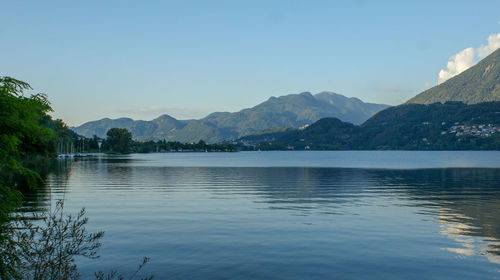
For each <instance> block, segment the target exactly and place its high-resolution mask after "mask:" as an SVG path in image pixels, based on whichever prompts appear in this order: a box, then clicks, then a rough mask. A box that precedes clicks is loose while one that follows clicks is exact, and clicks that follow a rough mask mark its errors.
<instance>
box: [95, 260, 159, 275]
mask: <svg viewBox="0 0 500 280" xmlns="http://www.w3.org/2000/svg"><path fill="white" fill-rule="evenodd" d="M149 260H150V259H149V258H148V257H144V259H143V260H142V263H141V264H140V265H139V267H138V268H137V270H136V271H135V272H134V274H132V276H131V277H130V278H129V279H133V278H134V277H135V276H136V275H137V273H139V271H141V269H142V268H143V267H144V266H145V265H146V264H147V263H148V262H149ZM94 275H95V278H96V280H114V279H116V280H124V279H125V277H124V276H123V275H121V274H119V273H118V272H116V271H111V272H110V273H108V274H105V273H104V272H102V271H98V272H96V273H95V274H94ZM153 278H154V276H153V275H151V276H147V277H143V278H141V280H151V279H153Z"/></svg>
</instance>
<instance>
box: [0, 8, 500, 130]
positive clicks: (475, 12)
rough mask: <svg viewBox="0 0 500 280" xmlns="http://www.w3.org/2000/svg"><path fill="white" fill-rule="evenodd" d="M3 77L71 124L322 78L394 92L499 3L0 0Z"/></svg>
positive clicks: (241, 100) (374, 94)
mask: <svg viewBox="0 0 500 280" xmlns="http://www.w3.org/2000/svg"><path fill="white" fill-rule="evenodd" d="M0 9H1V16H0V52H1V58H0V75H2V76H12V77H15V78H18V79H21V80H24V81H27V82H29V83H30V84H31V85H32V86H33V87H34V88H35V90H36V91H37V92H44V93H47V94H48V95H49V98H50V100H51V101H52V103H53V107H54V109H55V113H54V116H55V117H59V118H63V119H64V120H65V121H66V122H67V123H69V124H70V125H79V124H81V123H83V122H85V121H89V120H95V119H99V118H102V117H119V116H128V117H133V118H137V119H152V118H154V117H156V116H158V115H160V114H162V113H167V114H171V115H173V116H174V117H178V118H187V117H202V116H203V115H204V114H206V113H207V112H210V111H215V110H218V111H237V110H240V109H242V108H245V107H251V106H254V105H256V104H258V103H260V102H263V101H265V100H267V99H268V98H269V97H270V96H279V95H284V94H290V93H300V92H303V91H310V92H312V93H317V92H320V91H324V90H328V91H334V92H337V93H340V94H344V95H346V96H355V97H359V98H361V99H362V100H364V101H369V102H378V103H387V104H393V105H396V104H399V103H402V102H404V101H406V100H407V99H409V98H410V97H412V96H414V95H416V94H417V93H419V92H420V91H422V90H425V89H426V83H428V84H429V85H431V86H432V85H436V84H437V81H438V73H439V71H440V70H441V69H443V68H445V67H446V63H447V62H448V59H449V58H450V57H451V56H453V55H454V54H456V53H458V52H460V51H461V50H463V49H465V48H467V47H474V48H477V47H479V46H481V45H485V44H487V38H488V36H489V35H491V34H496V33H498V32H500V24H499V20H500V1H498V0H495V1H414V2H413V3H407V1H270V0H268V1H237V0H234V1H214V0H210V1H208V0H207V1H124V0H122V1H6V0H0Z"/></svg>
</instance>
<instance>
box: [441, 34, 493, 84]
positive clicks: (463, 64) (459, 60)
mask: <svg viewBox="0 0 500 280" xmlns="http://www.w3.org/2000/svg"><path fill="white" fill-rule="evenodd" d="M498 48H500V33H498V34H492V35H490V36H489V37H488V44H487V45H481V46H480V47H479V48H477V49H474V48H466V49H464V50H463V51H461V52H459V53H457V54H456V55H454V56H452V57H450V60H449V61H448V64H447V65H446V69H441V71H439V78H438V84H440V83H443V82H444V81H446V80H448V79H449V78H451V77H453V76H455V75H458V74H460V73H462V72H463V71H465V70H467V69H469V68H470V67H471V66H474V65H475V64H476V63H477V62H478V61H479V60H480V59H483V58H485V57H487V56H488V55H490V54H491V53H492V52H494V51H495V50H496V49H498Z"/></svg>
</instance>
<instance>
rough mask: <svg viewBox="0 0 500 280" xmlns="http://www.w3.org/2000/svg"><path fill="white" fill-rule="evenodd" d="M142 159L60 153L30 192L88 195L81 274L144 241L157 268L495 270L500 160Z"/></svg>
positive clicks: (143, 249) (246, 272) (198, 272)
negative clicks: (428, 164)
mask: <svg viewBox="0 0 500 280" xmlns="http://www.w3.org/2000/svg"><path fill="white" fill-rule="evenodd" d="M221 156H224V155H221ZM263 160H265V158H264V159H263ZM148 162H149V161H148V157H147V156H128V157H127V156H126V157H110V158H106V157H103V158H92V159H84V160H79V161H75V162H69V161H66V162H65V161H61V163H60V164H59V165H58V166H57V170H58V171H57V172H55V173H53V174H52V175H50V176H49V177H48V187H47V189H45V190H39V191H38V192H37V193H34V194H33V195H32V196H30V202H31V204H30V206H32V207H35V208H37V207H38V208H40V209H43V208H44V207H46V206H47V205H48V204H50V201H51V200H52V201H53V200H55V199H58V198H62V197H65V199H66V205H67V207H68V208H69V209H68V211H76V210H77V209H79V208H81V207H87V210H88V213H89V218H90V221H91V223H90V226H92V227H94V229H96V230H97V229H98V230H105V231H106V235H105V239H104V240H103V243H104V246H103V248H102V250H101V254H102V259H101V260H100V261H99V263H98V264H96V263H95V262H90V261H85V260H82V261H81V263H80V267H81V268H82V269H83V275H84V276H85V275H92V274H91V273H92V272H93V271H95V270H98V269H107V270H109V268H110V267H111V268H114V269H120V270H121V271H124V272H126V271H127V269H130V268H131V267H134V265H135V264H136V263H137V262H138V260H140V259H141V257H142V256H146V255H147V256H150V257H151V258H152V262H151V264H150V265H149V267H147V269H146V272H151V273H154V274H156V275H157V277H158V278H160V279H163V278H171V279H186V278H198V279H207V278H217V279H220V278H244V279H255V278H276V279H304V278H309V279H310V278H317V279H319V278H321V279H323V278H344V279H349V278H351V279H359V278H364V279H366V278H372V279H379V278H396V279H400V278H406V279H408V278H410V279H411V278H414V279H420V278H421V277H419V276H421V275H428V276H429V278H438V279H456V278H478V277H481V278H495V277H496V278H498V277H499V276H500V273H499V269H500V266H499V264H500V223H499V222H498V221H499V220H500V219H499V218H500V183H498V182H500V169H496V168H442V169H440V168H436V169H413V170H405V169H398V170H393V169H364V168H348V169H346V168H307V167H266V168H259V167H173V166H169V164H167V163H166V164H164V165H162V164H159V162H158V157H155V160H154V161H151V162H150V164H148ZM402 164H404V163H402ZM264 165H265V164H264ZM422 273H423V274H422Z"/></svg>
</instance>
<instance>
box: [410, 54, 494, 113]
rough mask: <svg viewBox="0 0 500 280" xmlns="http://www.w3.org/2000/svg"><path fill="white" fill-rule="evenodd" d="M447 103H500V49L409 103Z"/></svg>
mask: <svg viewBox="0 0 500 280" xmlns="http://www.w3.org/2000/svg"><path fill="white" fill-rule="evenodd" d="M446 101H461V102H464V103H467V104H475V103H481V102H488V101H500V49H497V50H496V51H494V52H493V53H492V54H490V55H489V56H487V57H485V58H484V59H483V60H481V61H480V62H479V63H477V64H476V65H474V66H472V67H471V68H469V69H467V70H466V71H464V72H462V73H460V74H459V75H457V76H455V77H452V78H450V79H449V80H447V81H446V82H444V83H442V84H440V85H438V86H435V87H433V88H431V89H428V90H426V91H424V92H422V93H420V94H418V95H417V96H415V97H413V98H412V99H410V100H408V102H407V103H417V104H432V103H436V102H441V103H444V102H446Z"/></svg>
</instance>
